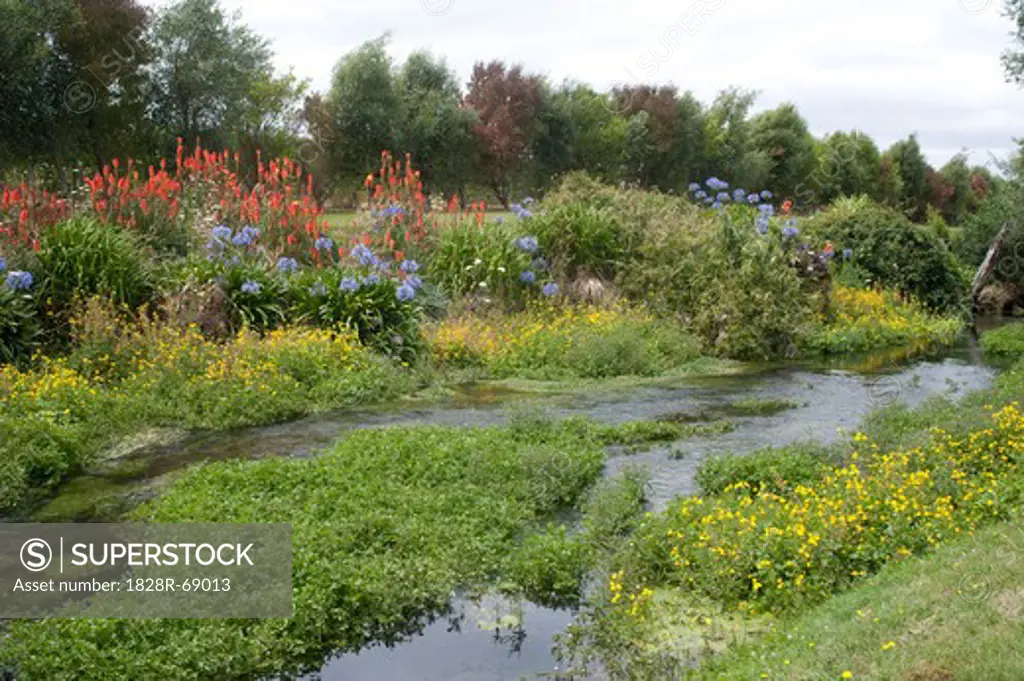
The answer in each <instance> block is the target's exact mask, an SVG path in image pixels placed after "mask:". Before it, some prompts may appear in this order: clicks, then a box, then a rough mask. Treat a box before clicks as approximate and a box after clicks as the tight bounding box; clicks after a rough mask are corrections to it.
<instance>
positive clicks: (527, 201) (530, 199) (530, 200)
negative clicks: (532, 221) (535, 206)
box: [523, 196, 534, 206]
mask: <svg viewBox="0 0 1024 681" xmlns="http://www.w3.org/2000/svg"><path fill="white" fill-rule="evenodd" d="M533 201H534V199H533V197H532V196H527V197H526V198H525V199H523V205H524V206H529V205H530V204H531V203H533Z"/></svg>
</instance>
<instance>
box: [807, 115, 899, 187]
mask: <svg viewBox="0 0 1024 681" xmlns="http://www.w3.org/2000/svg"><path fill="white" fill-rule="evenodd" d="M816 153H817V156H818V168H817V170H816V172H815V174H814V182H813V183H811V184H812V186H816V187H817V188H818V190H819V191H818V193H819V197H818V199H819V201H818V202H819V203H823V204H824V203H831V202H832V201H835V200H836V199H837V198H840V197H843V196H858V195H861V194H864V195H867V196H870V197H871V198H872V199H875V200H876V201H880V200H881V198H882V197H881V180H882V156H881V153H880V152H879V151H878V147H877V146H876V145H875V142H874V140H872V139H871V138H870V137H869V136H868V135H865V134H864V133H862V132H860V131H858V130H853V131H852V132H849V133H846V132H842V131H838V132H834V133H832V134H829V135H826V136H825V138H824V139H823V140H822V141H821V142H820V143H819V144H818V145H817V148H816Z"/></svg>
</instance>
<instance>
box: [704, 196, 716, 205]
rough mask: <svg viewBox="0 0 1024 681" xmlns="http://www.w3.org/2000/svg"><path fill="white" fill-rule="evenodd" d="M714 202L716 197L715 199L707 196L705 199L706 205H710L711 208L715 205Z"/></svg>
mask: <svg viewBox="0 0 1024 681" xmlns="http://www.w3.org/2000/svg"><path fill="white" fill-rule="evenodd" d="M714 202H715V197H713V196H707V197H705V198H704V203H706V204H708V205H709V206H710V205H711V204H712V203H714Z"/></svg>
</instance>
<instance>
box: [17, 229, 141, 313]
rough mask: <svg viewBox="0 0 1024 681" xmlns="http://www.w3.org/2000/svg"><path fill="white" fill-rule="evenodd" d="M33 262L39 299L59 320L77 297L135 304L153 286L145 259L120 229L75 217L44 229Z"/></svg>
mask: <svg viewBox="0 0 1024 681" xmlns="http://www.w3.org/2000/svg"><path fill="white" fill-rule="evenodd" d="M36 258H37V263H36V266H35V267H34V270H35V272H36V273H37V278H38V284H39V299H40V300H41V301H43V304H44V305H45V307H46V308H47V309H48V311H49V312H50V313H51V314H52V315H53V316H54V318H55V319H54V321H55V322H57V323H63V322H64V321H66V319H67V316H68V314H69V313H70V311H71V308H72V305H73V303H74V302H75V300H76V299H78V298H84V297H88V296H94V295H99V296H103V297H104V298H108V299H110V300H111V301H113V302H115V303H118V304H124V305H129V306H131V307H137V306H139V305H141V304H142V303H144V302H146V301H148V300H149V299H150V298H151V297H152V295H153V292H154V278H153V275H152V272H151V270H150V267H149V259H148V258H147V255H146V252H145V251H144V250H143V249H142V247H141V245H140V243H139V242H138V240H137V239H136V238H135V237H134V236H133V235H132V234H131V233H129V232H127V231H125V230H124V229H122V228H120V227H117V226H114V225H109V224H104V223H101V222H98V221H97V220H95V219H92V218H87V217H76V218H73V219H71V220H68V221H67V222H64V223H60V224H58V225H56V226H55V227H53V228H52V229H49V230H47V231H46V232H45V233H44V234H43V236H42V238H41V240H40V248H39V253H38V254H37V255H36Z"/></svg>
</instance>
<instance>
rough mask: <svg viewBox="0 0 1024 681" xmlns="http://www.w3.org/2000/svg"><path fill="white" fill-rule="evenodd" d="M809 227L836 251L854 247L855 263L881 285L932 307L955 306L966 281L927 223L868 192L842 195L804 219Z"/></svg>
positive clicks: (805, 225)
mask: <svg viewBox="0 0 1024 681" xmlns="http://www.w3.org/2000/svg"><path fill="white" fill-rule="evenodd" d="M803 224H804V229H805V230H806V231H807V232H808V233H809V234H811V235H813V236H814V237H816V238H817V239H818V240H820V241H825V240H829V241H831V242H832V244H833V246H834V247H835V249H836V252H841V251H842V250H843V249H847V248H849V249H851V250H852V252H853V262H854V263H856V264H857V266H858V267H860V268H862V269H863V270H864V271H866V272H868V273H869V274H870V275H871V277H872V278H873V281H872V282H871V283H872V284H881V285H882V286H885V287H887V288H893V289H896V290H898V291H900V292H901V293H903V294H906V295H910V296H913V297H914V298H916V299H917V300H920V301H921V302H922V303H924V304H925V305H927V306H928V307H930V308H933V309H940V310H954V309H957V308H958V307H959V306H960V305H961V304H962V302H963V300H964V295H965V293H966V284H965V282H964V279H963V274H962V272H961V268H960V264H959V262H958V261H957V259H956V256H954V255H953V253H952V252H950V250H949V247H948V246H947V245H946V243H945V242H944V241H942V240H941V239H940V238H938V237H937V236H936V235H935V234H934V232H933V231H932V230H930V229H929V228H928V227H926V226H922V225H915V224H914V223H912V222H910V220H908V219H907V218H906V217H905V216H903V215H902V214H901V213H899V212H898V211H895V210H892V209H890V208H887V207H884V206H881V205H879V204H877V203H874V202H873V201H871V200H870V199H868V198H866V197H859V198H856V199H840V200H838V201H836V202H835V203H834V204H833V205H832V206H831V207H830V208H828V209H827V210H825V211H822V212H821V213H818V214H817V215H814V216H812V217H810V218H808V219H807V220H805V221H804V223H803Z"/></svg>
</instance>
